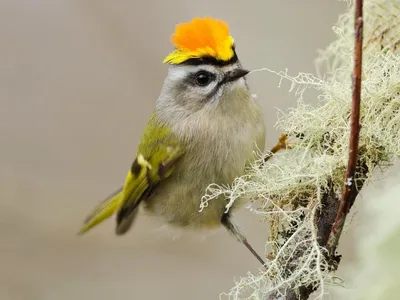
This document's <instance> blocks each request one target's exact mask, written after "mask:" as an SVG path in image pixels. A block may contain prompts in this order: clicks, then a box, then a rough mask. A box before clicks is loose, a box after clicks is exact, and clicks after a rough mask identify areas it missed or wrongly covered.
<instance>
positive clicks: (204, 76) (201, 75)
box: [195, 71, 212, 86]
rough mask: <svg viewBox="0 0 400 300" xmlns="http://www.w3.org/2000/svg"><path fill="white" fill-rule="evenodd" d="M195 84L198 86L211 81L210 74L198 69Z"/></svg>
mask: <svg viewBox="0 0 400 300" xmlns="http://www.w3.org/2000/svg"><path fill="white" fill-rule="evenodd" d="M195 79H196V84H197V85H199V86H206V85H208V84H209V83H210V82H211V79H212V78H211V74H210V73H208V72H204V71H200V72H198V73H197V74H196V77H195Z"/></svg>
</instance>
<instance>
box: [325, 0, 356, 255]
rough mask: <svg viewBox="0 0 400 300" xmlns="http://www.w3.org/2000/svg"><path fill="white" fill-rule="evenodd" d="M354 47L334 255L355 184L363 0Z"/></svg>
mask: <svg viewBox="0 0 400 300" xmlns="http://www.w3.org/2000/svg"><path fill="white" fill-rule="evenodd" d="M354 29H355V47H354V70H353V87H352V88H353V100H352V107H351V117H350V126H351V128H350V143H349V160H348V164H347V171H346V178H345V182H344V185H343V193H342V198H341V200H340V204H339V209H338V212H337V215H336V220H335V223H334V225H333V227H332V231H331V233H330V237H329V240H328V244H327V249H328V250H329V252H330V254H331V255H334V253H335V251H336V248H337V246H338V242H339V238H340V235H341V233H342V230H343V226H344V223H345V221H346V216H347V214H348V213H349V210H350V206H351V204H352V203H351V201H350V197H349V196H350V191H351V187H352V185H354V184H355V178H354V175H355V170H356V166H357V153H358V138H359V134H360V128H361V126H360V102H361V71H362V41H363V0H357V1H356V2H355V18H354Z"/></svg>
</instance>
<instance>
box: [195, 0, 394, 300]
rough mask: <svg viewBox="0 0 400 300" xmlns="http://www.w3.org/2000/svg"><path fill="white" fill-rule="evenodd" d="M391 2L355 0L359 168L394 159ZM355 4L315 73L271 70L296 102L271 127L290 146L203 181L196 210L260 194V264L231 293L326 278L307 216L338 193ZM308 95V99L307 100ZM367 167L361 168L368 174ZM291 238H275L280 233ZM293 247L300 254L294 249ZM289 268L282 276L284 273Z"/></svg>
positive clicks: (259, 295)
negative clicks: (264, 238)
mask: <svg viewBox="0 0 400 300" xmlns="http://www.w3.org/2000/svg"><path fill="white" fill-rule="evenodd" d="M399 16H400V5H399V2H398V0H369V1H365V3H364V51H363V72H362V95H361V97H362V102H361V123H362V130H361V133H360V141H359V147H360V154H359V157H360V159H361V160H362V161H363V162H364V163H365V165H366V167H367V168H368V170H370V171H372V170H374V168H376V167H377V166H384V165H385V166H386V165H388V164H390V163H391V161H392V159H393V158H394V157H396V156H399V155H400V54H399V53H400V52H399V49H400V17H399ZM353 18H354V7H353V4H352V3H350V5H349V9H348V11H347V12H346V13H345V14H343V15H342V16H340V18H339V21H338V23H337V26H336V27H334V31H335V33H336V35H337V39H336V40H335V41H334V42H332V43H331V44H330V45H329V46H328V47H327V48H326V49H325V50H324V51H322V52H321V53H320V56H319V57H318V59H317V70H318V71H317V74H324V75H323V76H322V75H319V76H318V77H317V76H315V75H312V74H304V73H301V74H299V75H298V76H296V77H291V76H289V75H288V74H287V72H286V71H285V72H274V71H271V70H269V69H261V70H267V71H270V72H273V73H275V74H277V75H279V76H280V78H281V80H282V79H283V80H289V81H290V82H291V83H292V86H291V89H290V90H291V91H295V93H296V96H297V98H298V103H297V106H296V108H294V109H292V110H290V111H289V112H288V113H282V112H281V113H280V114H279V118H278V122H277V128H278V129H279V130H280V131H282V132H285V133H286V134H287V135H288V137H289V141H290V140H291V141H292V142H293V144H292V146H293V149H292V150H287V151H283V152H278V153H277V154H276V155H275V156H274V158H273V159H271V160H270V161H268V162H267V163H265V164H264V163H263V160H262V158H261V159H260V160H259V161H257V162H256V163H255V164H254V165H253V166H252V167H251V168H250V172H249V174H248V175H246V176H244V177H241V178H237V179H236V180H235V182H234V183H233V184H232V185H231V186H229V187H227V186H225V187H222V186H217V185H211V186H210V187H209V188H208V190H207V193H206V195H205V196H204V197H203V199H202V208H204V207H206V205H207V202H208V201H213V199H214V198H216V197H217V196H218V195H221V194H223V195H225V196H226V197H227V198H228V199H229V200H230V202H229V204H228V206H227V208H228V209H229V207H230V206H231V204H232V203H233V202H234V201H236V200H237V199H239V198H241V199H243V198H244V199H247V200H248V201H249V203H251V202H252V200H261V202H262V204H261V206H260V207H259V208H257V209H256V210H254V208H252V207H251V209H253V210H254V211H255V212H257V213H258V214H261V215H265V217H266V220H267V221H268V222H270V225H271V237H270V240H269V241H268V242H267V247H266V249H268V250H269V251H270V253H269V256H268V267H267V270H265V271H262V272H261V273H260V274H250V273H249V274H248V275H247V276H246V277H243V278H241V279H240V280H239V281H238V282H236V285H235V286H234V287H233V288H232V289H231V291H230V292H228V293H226V294H223V295H225V296H228V297H229V298H230V299H257V300H258V299H267V297H268V295H271V294H272V293H277V292H278V293H284V290H285V289H286V288H288V287H296V286H300V285H312V286H319V287H320V289H319V291H320V292H319V294H318V298H322V297H323V295H324V293H325V288H324V286H325V284H326V283H334V281H333V277H332V274H330V273H329V272H328V268H327V262H326V261H325V259H324V255H323V251H324V249H323V248H321V247H320V246H319V245H318V243H317V240H316V228H315V218H316V215H315V213H316V211H317V209H318V207H319V204H320V197H321V194H322V192H323V191H324V190H325V189H327V188H328V184H329V183H330V184H333V190H334V191H335V192H336V193H337V195H338V198H339V195H340V193H341V188H342V185H343V180H344V172H345V169H346V165H347V160H348V143H349V135H350V127H349V116H350V105H351V99H352V90H351V74H352V71H353V49H354V26H353V24H354V21H353ZM307 89H314V90H316V91H317V92H318V93H319V96H318V100H319V105H318V106H312V105H310V104H309V102H311V101H310V100H311V99H307V95H306V93H305V92H306V90H307ZM314 100H315V99H314ZM370 175H371V174H370V172H369V173H367V174H363V176H366V178H363V179H366V180H369V179H370ZM282 227H283V228H285V230H286V231H289V232H290V231H292V232H290V234H291V235H288V236H286V237H282V236H281V235H279V234H278V232H283V231H285V230H283V229H282ZM299 248H301V249H302V251H298V249H299ZM288 264H292V266H291V272H289V273H288V272H287V270H288V268H287V266H288Z"/></svg>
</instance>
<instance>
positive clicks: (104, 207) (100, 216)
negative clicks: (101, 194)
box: [78, 187, 123, 235]
mask: <svg viewBox="0 0 400 300" xmlns="http://www.w3.org/2000/svg"><path fill="white" fill-rule="evenodd" d="M122 200H123V199H122V187H120V188H119V189H118V190H116V191H115V192H114V193H112V194H111V195H110V196H108V197H107V198H106V199H105V200H103V201H102V202H101V203H99V204H98V205H97V206H96V207H95V209H94V210H93V211H92V213H91V214H90V215H89V216H88V217H87V218H86V220H85V222H84V224H83V226H82V227H81V229H80V230H79V233H78V234H79V235H83V234H85V233H86V232H88V231H89V230H90V229H92V228H93V227H95V226H97V225H98V224H100V223H101V222H103V221H104V220H106V219H108V218H109V217H111V216H112V215H113V214H114V213H115V212H116V211H117V210H118V208H119V207H120V206H121V203H122Z"/></svg>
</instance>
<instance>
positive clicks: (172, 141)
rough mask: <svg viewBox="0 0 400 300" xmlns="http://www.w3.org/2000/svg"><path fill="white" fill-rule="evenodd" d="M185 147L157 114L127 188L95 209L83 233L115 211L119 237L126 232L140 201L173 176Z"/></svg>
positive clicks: (153, 117)
mask: <svg viewBox="0 0 400 300" xmlns="http://www.w3.org/2000/svg"><path fill="white" fill-rule="evenodd" d="M183 148H184V147H183V145H182V144H180V143H179V141H178V139H177V137H176V136H175V135H174V134H173V133H172V131H171V129H170V128H168V127H167V126H166V125H164V124H162V123H161V122H159V120H158V118H157V116H156V115H155V114H153V115H152V116H151V118H150V120H149V123H148V124H147V127H146V129H145V131H144V134H143V137H142V141H141V143H140V145H139V148H138V154H137V157H136V159H135V160H134V162H133V164H132V166H131V169H130V170H129V171H128V174H127V175H126V177H125V183H124V185H123V186H122V187H121V188H119V189H118V190H117V191H115V192H114V193H113V194H111V195H110V196H109V197H107V198H106V199H105V200H104V201H102V202H101V203H99V204H98V205H97V206H96V207H95V208H94V210H93V211H92V212H91V214H90V215H89V216H88V217H87V218H86V220H85V222H84V224H83V226H82V228H81V230H80V231H79V233H80V234H84V233H86V232H87V231H89V230H90V229H91V228H93V227H95V226H96V225H98V224H100V223H101V222H102V221H104V220H106V219H108V218H109V217H111V216H112V215H113V214H114V213H115V212H117V227H116V234H118V235H121V234H124V233H126V232H127V231H128V230H129V228H130V227H131V226H132V223H133V221H134V219H135V216H136V215H137V212H138V206H139V204H140V202H141V201H142V200H143V199H145V198H146V197H148V196H149V195H150V193H151V192H152V191H153V190H154V189H155V187H156V186H157V184H158V183H159V182H160V181H162V180H163V179H165V178H167V177H169V176H170V175H171V174H172V172H173V169H174V166H175V163H176V162H177V161H178V159H179V158H180V157H181V156H182V154H183Z"/></svg>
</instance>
